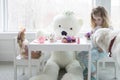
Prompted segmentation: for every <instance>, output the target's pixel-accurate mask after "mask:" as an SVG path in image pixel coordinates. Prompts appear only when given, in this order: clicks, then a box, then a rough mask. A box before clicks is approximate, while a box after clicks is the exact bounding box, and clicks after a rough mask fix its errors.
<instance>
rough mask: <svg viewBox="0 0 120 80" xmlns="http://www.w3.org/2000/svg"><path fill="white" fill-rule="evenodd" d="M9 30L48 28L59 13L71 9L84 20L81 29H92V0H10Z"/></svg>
mask: <svg viewBox="0 0 120 80" xmlns="http://www.w3.org/2000/svg"><path fill="white" fill-rule="evenodd" d="M7 5H8V9H7V10H8V17H7V19H8V22H7V23H8V27H7V31H18V28H19V26H25V27H26V29H27V31H36V30H37V29H44V28H47V27H48V26H49V25H50V24H51V21H52V19H53V17H54V16H56V15H57V14H59V13H62V12H64V11H67V10H70V11H73V12H74V13H75V16H77V18H80V19H82V20H83V26H82V28H81V31H86V30H87V31H88V30H90V12H91V8H92V0H12V1H11V0H8V1H7Z"/></svg>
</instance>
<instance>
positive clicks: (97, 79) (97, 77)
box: [96, 61, 99, 80]
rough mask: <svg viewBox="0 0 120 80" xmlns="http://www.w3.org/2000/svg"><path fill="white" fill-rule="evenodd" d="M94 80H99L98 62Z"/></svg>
mask: <svg viewBox="0 0 120 80" xmlns="http://www.w3.org/2000/svg"><path fill="white" fill-rule="evenodd" d="M96 80H99V61H98V62H97V75H96Z"/></svg>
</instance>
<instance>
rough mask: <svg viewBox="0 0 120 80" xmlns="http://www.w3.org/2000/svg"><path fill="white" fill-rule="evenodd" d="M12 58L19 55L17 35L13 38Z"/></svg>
mask: <svg viewBox="0 0 120 80" xmlns="http://www.w3.org/2000/svg"><path fill="white" fill-rule="evenodd" d="M14 53H15V54H14V58H16V57H17V56H18V55H20V47H19V45H18V43H17V37H15V38H14Z"/></svg>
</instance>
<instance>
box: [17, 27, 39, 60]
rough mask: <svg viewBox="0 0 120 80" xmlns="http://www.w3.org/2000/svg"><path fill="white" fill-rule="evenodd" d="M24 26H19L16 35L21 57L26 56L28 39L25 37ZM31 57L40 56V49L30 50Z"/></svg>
mask: <svg viewBox="0 0 120 80" xmlns="http://www.w3.org/2000/svg"><path fill="white" fill-rule="evenodd" d="M25 31H26V29H25V28H21V30H20V31H19V32H18V36H17V42H18V45H19V48H20V54H19V55H20V56H21V58H26V59H27V58H28V46H27V45H28V44H29V42H28V40H27V39H26V38H25ZM31 56H32V58H39V57H40V56H41V51H32V54H31Z"/></svg>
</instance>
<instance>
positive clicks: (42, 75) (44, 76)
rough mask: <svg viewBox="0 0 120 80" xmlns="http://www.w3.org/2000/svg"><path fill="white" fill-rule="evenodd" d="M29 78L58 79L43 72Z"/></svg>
mask: <svg viewBox="0 0 120 80" xmlns="http://www.w3.org/2000/svg"><path fill="white" fill-rule="evenodd" d="M29 80H57V79H55V77H52V76H49V75H46V74H41V75H38V76H34V77H32V78H30V79H29Z"/></svg>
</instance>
